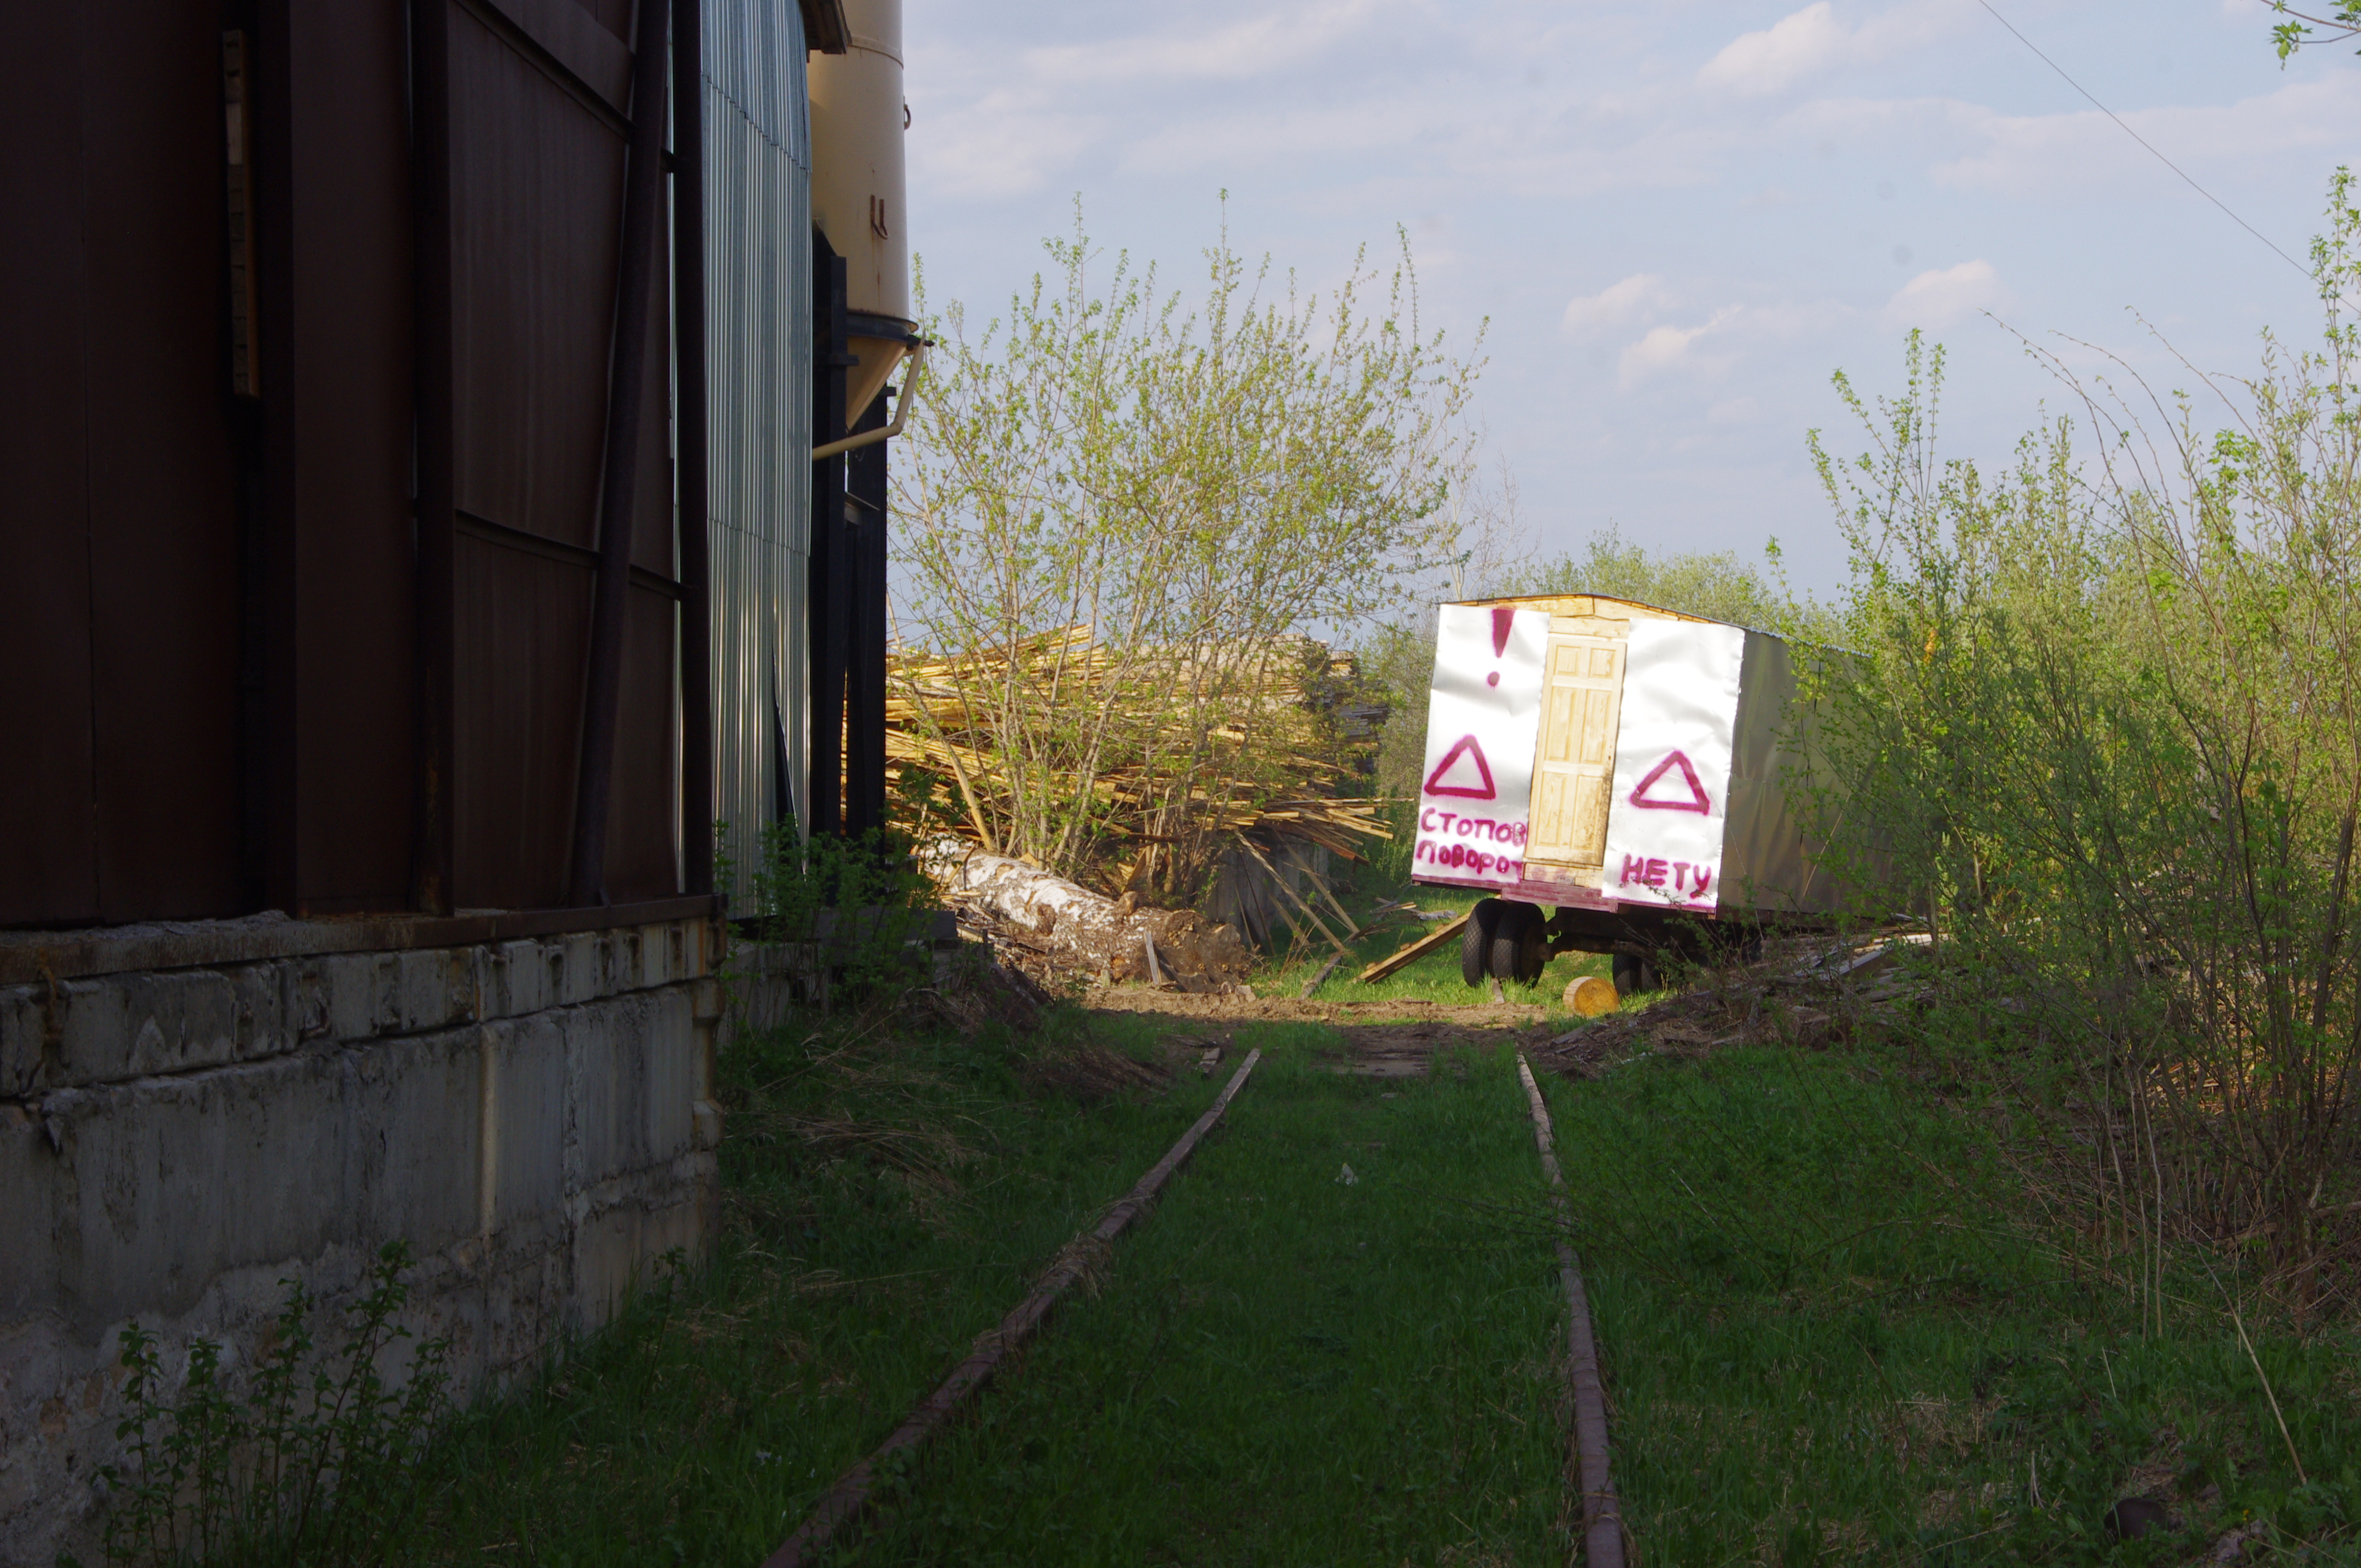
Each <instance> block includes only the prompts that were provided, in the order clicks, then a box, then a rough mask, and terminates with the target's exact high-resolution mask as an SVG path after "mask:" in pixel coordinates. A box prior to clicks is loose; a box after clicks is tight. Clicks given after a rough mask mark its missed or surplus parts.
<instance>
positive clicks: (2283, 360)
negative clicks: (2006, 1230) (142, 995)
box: [1815, 172, 2361, 1310]
mask: <svg viewBox="0 0 2361 1568" xmlns="http://www.w3.org/2000/svg"><path fill="white" fill-rule="evenodd" d="M2350 193H2351V184H2350V178H2349V176H2347V175H2345V174H2344V173H2342V172H2340V174H2339V175H2338V177H2337V179H2336V181H2335V183H2334V189H2333V194H2332V207H2331V213H2330V218H2331V229H2330V233H2329V235H2328V236H2326V237H2325V238H2324V239H2323V240H2322V241H2320V242H2319V243H2318V245H2317V246H2316V247H2315V252H2314V254H2315V259H2316V260H2317V262H2318V265H2319V275H2320V279H2321V284H2322V289H2323V295H2324V297H2325V298H2326V299H2327V301H2328V305H2329V320H2328V330H2327V334H2326V336H2325V339H2324V342H2323V347H2322V348H2321V349H2319V350H2317V351H2314V352H2310V353H2298V352H2292V351H2290V350H2288V349H2286V348H2285V347H2283V346H2282V345H2279V343H2278V342H2277V341H2276V340H2273V339H2269V338H2268V337H2267V338H2266V341H2265V348H2264V356H2263V364H2262V367H2261V369H2260V371H2259V373H2258V374H2257V376H2256V377H2254V378H2251V379H2249V380H2245V381H2240V382H2224V381H2220V380H2209V381H2207V382H2206V383H2205V389H2206V391H2207V392H2208V394H2209V395H2212V396H2215V397H2218V398H2219V399H2220V403H2219V405H2218V406H2219V407H2221V408H2223V409H2225V410H2227V416H2226V417H2227V423H2226V424H2225V427H2224V429H2222V430H2221V431H2219V432H2218V433H2212V434H2210V435H2209V434H2208V433H2206V432H2204V431H2202V430H2201V429H2200V427H2199V426H2198V423H2197V414H2196V410H2195V407H2194V406H2193V404H2192V402H2191V400H2190V399H2189V398H2187V397H2185V396H2182V397H2178V398H2176V399H2173V400H2166V399H2163V398H2158V397H2155V396H2153V395H2151V394H2148V393H2147V390H2146V389H2145V388H2143V387H2139V386H2138V385H2137V383H2136V379H2135V380H2134V381H2133V383H2132V386H2133V389H2134V393H2135V394H2136V395H2137V397H2138V398H2139V399H2140V401H2138V402H2137V403H2135V401H2134V400H2133V396H2132V395H2125V394H2119V393H2117V392H2116V391H2114V389H2111V388H2110V387H2109V386H2108V385H2106V384H2105V383H2097V384H2094V385H2088V386H2086V385H2085V384H2083V383H2082V382H2081V381H2080V380H2079V379H2077V378H2075V377H2074V376H2073V375H2072V374H2071V372H2070V371H2069V370H2068V369H2067V368H2066V367H2064V366H2063V365H2062V363H2061V364H2058V365H2057V366H2056V368H2057V369H2058V371H2059V375H2060V376H2061V378H2063V379H2064V380H2065V381H2066V383H2067V385H2068V386H2069V387H2070V389H2072V390H2073V391H2075V392H2076V393H2077V394H2078V396H2079V397H2080V399H2081V407H2082V410H2083V425H2084V427H2085V430H2086V431H2088V432H2090V433H2095V440H2094V439H2092V435H2091V434H2089V433H2084V432H2083V431H2078V429H2077V426H2076V424H2075V422H2072V421H2069V420H2059V421H2058V422H2055V423H2053V424H2051V425H2049V426H2048V427H2047V428H2046V429H2044V430H2042V431H2039V432H2037V433H2034V434H2032V435H2030V436H2028V437H2026V440H2025V442H2024V443H2023V444H2021V445H2020V447H2019V450H2018V454H2017V457H2016V461H2015V465H2014V466H2013V467H2012V468H2011V469H2009V470H2008V471H2005V472H2002V473H1997V474H1993V473H1987V472H1984V471H1982V470H1980V469H1978V468H1977V467H1976V466H1974V465H1972V464H1969V463H1963V462H1960V461H1956V460H1949V461H1946V460H1940V459H1938V455H1937V450H1936V442H1935V434H1936V416H1937V410H1938V405H1939V393H1940V382H1941V373H1942V359H1941V353H1940V351H1939V349H1938V350H1937V351H1935V352H1934V353H1933V354H1932V355H1931V356H1929V355H1927V354H1926V353H1925V352H1924V351H1923V350H1922V348H1921V345H1919V343H1918V341H1917V339H1916V336H1915V335H1914V337H1913V338H1912V340H1911V345H1910V348H1909V355H1908V362H1907V369H1908V381H1907V385H1906V388H1905V390H1904V392H1903V393H1902V394H1901V395H1900V396H1899V397H1896V398H1893V399H1881V400H1877V402H1876V404H1875V406H1874V409H1873V410H1872V407H1871V405H1869V404H1867V403H1865V402H1864V401H1863V400H1861V398H1860V397H1859V396H1857V395H1856V394H1855V393H1854V392H1853V391H1852V389H1851V388H1850V385H1849V384H1847V383H1845V382H1844V380H1843V378H1841V377H1839V390H1840V391H1841V392H1842V393H1843V395H1844V396H1845V397H1846V399H1847V400H1848V402H1849V403H1850V406H1851V408H1852V409H1853V411H1854V412H1855V413H1856V414H1857V415H1858V416H1859V417H1860V418H1861V422H1862V423H1863V426H1864V427H1865V429H1866V430H1867V432H1868V434H1869V437H1870V440H1871V443H1872V450H1871V451H1869V452H1866V453H1864V454H1862V455H1861V456H1859V457H1858V458H1857V459H1854V460H1852V461H1850V462H1849V463H1846V464H1843V465H1839V464H1838V463H1836V462H1835V461H1833V460H1832V459H1830V458H1829V457H1828V455H1826V453H1825V451H1821V450H1819V449H1818V441H1817V436H1816V437H1815V448H1816V455H1817V456H1818V459H1819V462H1820V468H1821V474H1822V477H1823V478H1824V480H1825V481H1826V483H1827V485H1828V492H1829V495H1830V497H1831V499H1832V500H1834V501H1836V502H1837V504H1838V507H1839V515H1840V518H1841V521H1842V523H1843V526H1844V527H1845V529H1846V531H1847V532H1848V535H1849V538H1850V543H1851V546H1852V551H1853V559H1854V571H1855V581H1854V591H1853V593H1852V596H1851V598H1850V603H1849V606H1848V608H1847V612H1846V625H1845V627H1844V633H1843V634H1844V638H1845V640H1846V641H1848V642H1849V643H1850V644H1851V645H1852V646H1853V647H1855V648H1857V649H1859V650H1860V651H1861V653H1862V655H1863V658H1862V660H1861V662H1860V663H1858V664H1857V665H1852V666H1849V667H1847V668H1845V669H1837V668H1834V667H1833V666H1832V667H1831V668H1830V669H1829V670H1828V672H1826V673H1825V674H1826V675H1827V678H1828V681H1829V682H1830V684H1831V685H1832V686H1833V687H1834V688H1835V689H1834V691H1833V692H1832V696H1833V699H1834V705H1835V707H1836V710H1837V712H1838V714H1839V720H1838V722H1837V725H1836V729H1837V731H1838V733H1837V736H1836V741H1835V756H1836V759H1837V770H1838V772H1839V774H1840V775H1841V778H1840V781H1839V782H1840V783H1841V784H1842V785H1843V786H1844V789H1843V792H1842V793H1845V794H1848V795H1850V799H1851V802H1852V804H1851V806H1850V812H1849V815H1848V817H1846V819H1845V821H1844V823H1843V824H1842V825H1841V826H1842V828H1843V830H1844V831H1843V836H1842V837H1841V838H1840V840H1839V843H1840V845H1850V848H1851V850H1852V851H1853V852H1855V853H1862V852H1865V851H1866V850H1867V849H1868V848H1869V847H1870V846H1869V841H1868V840H1869V838H1870V836H1871V835H1876V836H1879V837H1881V838H1882V839H1883V840H1884V845H1885V847H1888V848H1890V849H1891V850H1892V851H1893V852H1894V854H1895V856H1896V857H1897V860H1898V862H1899V863H1900V864H1902V865H1904V866H1906V867H1908V868H1910V869H1911V872H1912V874H1913V875H1914V876H1915V877H1916V880H1917V882H1918V883H1919V894H1918V895H1919V899H1920V903H1921V905H1922V908H1923V913H1924V914H1925V916H1926V917H1927V920H1928V921H1929V923H1930V925H1931V926H1932V927H1933V928H1934V930H1935V931H1936V933H1937V935H1938V938H1941V939H1942V940H1943V942H1944V943H1945V944H1946V945H1947V946H1948V948H1949V954H1950V959H1951V961H1950V962H1949V964H1948V965H1947V966H1946V968H1945V970H1944V972H1946V973H1947V974H1949V976H1951V977H1952V980H1953V981H1954V983H1952V984H1951V985H1949V988H1948V989H1947V990H1946V992H1944V996H1945V1000H1944V1002H1943V1003H1942V1006H1941V1007H1940V1008H1939V1009H1938V1014H1937V1018H1936V1024H1937V1029H1936V1031H1935V1033H1936V1034H1937V1035H1939V1036H1941V1037H1943V1038H1947V1039H1949V1040H1953V1041H1964V1042H1983V1043H1986V1044H1988V1045H1998V1046H2004V1047H2007V1048H2008V1049H2009V1050H2010V1051H2012V1052H2014V1053H2015V1055H2014V1056H2013V1058H2012V1063H2013V1065H2012V1070H2013V1071H2017V1072H2022V1073H2026V1074H2035V1073H2039V1072H2045V1071H2051V1070H2054V1071H2056V1072H2057V1073H2059V1075H2060V1076H2059V1079H2058V1080H2056V1081H2055V1082H2052V1083H2049V1084H2047V1085H2046V1086H2045V1085H2042V1084H2039V1083H2037V1082H2036V1081H2035V1080H2032V1079H2030V1078H2028V1079H2027V1084H2028V1086H2029V1087H2037V1088H2044V1089H2045V1092H2044V1093H2042V1094H2040V1095H2037V1096H2035V1097H2033V1099H2034V1101H2035V1102H2038V1103H2041V1104H2046V1105H2048V1106H2049V1107H2051V1108H2053V1109H2054V1110H2056V1111H2057V1112H2058V1113H2059V1114H2061V1115H2063V1116H2065V1117H2067V1118H2068V1119H2069V1120H2070V1121H2071V1122H2072V1123H2073V1128H2072V1134H2071V1136H2070V1137H2061V1139H2060V1140H2059V1144H2058V1147H2059V1150H2060V1151H2061V1157H2060V1161H2059V1170H2058V1172H2057V1174H2059V1175H2060V1176H2061V1177H2066V1178H2069V1179H2070V1185H2071V1186H2073V1187H2074V1188H2075V1189H2076V1190H2078V1191H2079V1192H2080V1194H2081V1201H2082V1202H2083V1204H2084V1205H2085V1212H2084V1214H2083V1216H2082V1220H2081V1223H2083V1224H2085V1225H2086V1226H2087V1227H2088V1228H2090V1229H2091V1230H2092V1231H2093V1233H2094V1234H2102V1235H2103V1236H2104V1237H2105V1238H2107V1245H2109V1246H2110V1247H2111V1248H2113V1249H2114V1251H2115V1252H2116V1253H2117V1254H2118V1255H2120V1256H2121V1257H2123V1258H2124V1259H2125V1261H2126V1262H2128V1263H2130V1264H2131V1265H2133V1268H2132V1272H2133V1273H2134V1274H2135V1275H2136V1277H2137V1279H2138V1280H2139V1281H2140V1282H2141V1283H2142V1285H2143V1286H2144V1287H2145V1288H2146V1289H2147V1292H2148V1293H2149V1295H2150V1297H2151V1298H2152V1299H2158V1301H2159V1310H2160V1299H2161V1294H2162V1289H2163V1287H2162V1280H2161V1271H2162V1267H2163V1259H2164V1256H2165V1254H2166V1251H2167V1249H2168V1247H2169V1245H2171V1244H2172V1243H2173V1242H2174V1241H2176V1240H2180V1239H2186V1238H2190V1237H2196V1236H2202V1237H2207V1238H2212V1239H2213V1240H2215V1241H2218V1242H2223V1243H2228V1242H2232V1241H2235V1242H2236V1243H2238V1244H2239V1245H2241V1246H2246V1247H2252V1248H2255V1249H2257V1252H2258V1253H2259V1255H2260V1256H2261V1257H2262V1259H2263V1260H2264V1261H2265V1263H2266V1264H2267V1265H2268V1268H2269V1269H2270V1270H2271V1271H2272V1272H2273V1273H2274V1275H2275V1277H2277V1278H2278V1280H2279V1282H2280V1283H2281V1284H2282V1285H2284V1286H2285V1287H2286V1288H2288V1289H2289V1290H2290V1292H2291V1293H2292V1295H2293V1297H2294V1299H2296V1301H2297V1303H2298V1305H2299V1306H2305V1305H2312V1304H2318V1303H2321V1302H2323V1301H2324V1300H2325V1299H2327V1298H2329V1297H2332V1296H2334V1295H2337V1294H2340V1293H2344V1292H2346V1291H2349V1290H2350V1288H2351V1280H2350V1277H2349V1276H2345V1277H2340V1276H2339V1275H2338V1274H2337V1273H2336V1271H2335V1270H2334V1269H2333V1268H2329V1267H2327V1266H2325V1264H2326V1262H2327V1260H2328V1258H2329V1257H2330V1255H2331V1254H2332V1253H2334V1251H2335V1250H2336V1249H2337V1248H2338V1247H2340V1246H2341V1245H2343V1243H2342V1242H2341V1241H2340V1239H2339V1238H2340V1237H2342V1236H2344V1235H2345V1234H2347V1231H2348V1230H2349V1222H2348V1223H2340V1222H2339V1216H2340V1215H2346V1214H2349V1213H2350V1212H2352V1211H2353V1210H2354V1209H2356V1208H2361V1203H2356V1200H2361V1190H2356V1187H2355V1182H2356V1171H2361V1161H2356V1156H2361V1146H2356V1137H2355V1128H2354V1121H2353V1116H2354V1111H2355V1108H2356V1107H2355V1099H2356V1091H2361V964H2356V951H2355V947H2354V944H2353V943H2352V942H2351V941H2349V940H2348V939H2347V927H2349V926H2350V925H2351V924H2352V922H2353V908H2352V905H2353V903H2354V897H2355V893H2356V888H2355V886H2354V876H2353V872H2354V850H2355V842H2354V840H2355V828H2356V813H2357V812H2361V707H2356V693H2357V692H2361V581H2356V566H2361V485H2356V469H2361V392H2356V382H2361V339H2356V329H2355V327H2354V326H2353V325H2352V324H2351V323H2348V322H2346V321H2345V319H2344V318H2343V316H2342V314H2341V312H2343V311H2344V310H2345V309H2347V308H2349V307H2348V305H2347V302H2346V297H2347V296H2349V295H2350V294H2352V293H2353V292H2354V291H2355V290H2356V285H2361V214H2356V210H2355V209H2354V207H2353V206H2352V204H2351V202H2350ZM2151 426H2155V427H2158V428H2150V427H2151ZM2077 1140H2081V1141H2077Z"/></svg>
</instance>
